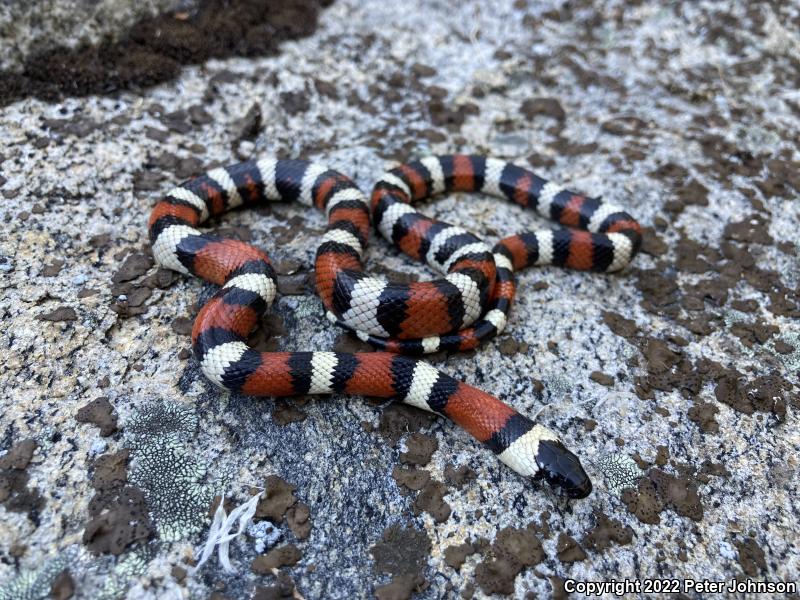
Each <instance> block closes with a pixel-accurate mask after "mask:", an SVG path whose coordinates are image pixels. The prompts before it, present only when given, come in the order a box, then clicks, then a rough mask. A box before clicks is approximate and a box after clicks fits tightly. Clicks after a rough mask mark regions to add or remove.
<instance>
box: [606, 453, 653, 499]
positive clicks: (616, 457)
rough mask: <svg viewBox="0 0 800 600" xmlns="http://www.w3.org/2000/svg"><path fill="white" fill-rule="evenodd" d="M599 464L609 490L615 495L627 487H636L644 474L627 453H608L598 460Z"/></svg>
mask: <svg viewBox="0 0 800 600" xmlns="http://www.w3.org/2000/svg"><path fill="white" fill-rule="evenodd" d="M597 466H598V468H599V470H600V471H601V472H602V473H603V479H604V480H605V482H606V486H607V487H608V491H609V492H611V493H612V494H615V495H616V494H620V493H621V492H622V490H624V489H625V488H634V487H636V482H637V481H638V480H639V479H641V478H642V477H643V476H644V471H642V470H641V469H640V468H639V465H637V464H636V462H635V461H634V460H633V459H632V458H631V457H630V456H628V455H627V454H622V453H613V454H607V455H605V456H604V457H603V458H601V459H600V460H598V461H597Z"/></svg>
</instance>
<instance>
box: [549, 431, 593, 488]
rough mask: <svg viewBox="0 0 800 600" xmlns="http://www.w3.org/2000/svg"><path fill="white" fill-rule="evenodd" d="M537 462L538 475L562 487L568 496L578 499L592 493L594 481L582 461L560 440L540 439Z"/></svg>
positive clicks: (553, 484) (555, 485) (551, 483)
mask: <svg viewBox="0 0 800 600" xmlns="http://www.w3.org/2000/svg"><path fill="white" fill-rule="evenodd" d="M536 463H537V464H538V465H539V473H537V477H543V478H544V479H545V480H546V481H547V483H549V484H550V485H552V486H554V487H560V488H561V489H562V490H563V491H564V493H565V494H566V495H567V496H568V497H570V498H572V499H576V500H577V499H579V498H586V496H588V495H589V494H591V493H592V481H591V480H590V479H589V476H588V475H587V474H586V471H584V470H583V467H582V466H581V461H580V460H578V457H577V456H575V455H574V454H573V453H572V452H570V451H569V450H567V449H566V448H565V447H564V444H562V443H561V442H559V441H558V440H539V448H538V451H537V453H536Z"/></svg>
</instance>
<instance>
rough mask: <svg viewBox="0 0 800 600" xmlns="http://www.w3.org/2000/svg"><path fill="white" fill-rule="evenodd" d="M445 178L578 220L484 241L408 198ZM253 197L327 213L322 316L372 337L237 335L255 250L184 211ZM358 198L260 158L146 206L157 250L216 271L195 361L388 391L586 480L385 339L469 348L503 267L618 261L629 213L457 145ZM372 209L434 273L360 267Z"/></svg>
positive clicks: (280, 388) (259, 265) (284, 387)
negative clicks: (351, 348) (418, 278)
mask: <svg viewBox="0 0 800 600" xmlns="http://www.w3.org/2000/svg"><path fill="white" fill-rule="evenodd" d="M450 190H461V191H482V192H486V193H489V194H492V195H499V196H503V197H508V198H510V199H512V200H514V201H516V202H518V203H520V204H523V205H525V206H530V207H533V208H536V209H537V211H538V212H540V213H542V214H545V215H546V216H548V217H551V218H554V219H555V220H557V221H559V222H561V223H563V224H567V225H571V226H574V227H578V228H582V229H583V231H580V230H567V229H564V230H560V231H555V232H527V233H524V234H519V235H516V236H511V237H509V238H506V239H504V240H502V241H501V242H500V243H498V244H497V245H496V246H495V247H494V248H489V247H488V246H486V245H485V244H484V243H483V242H481V240H479V239H478V238H477V237H475V236H473V235H472V234H470V233H468V232H466V231H465V230H463V229H461V228H458V227H454V226H451V225H448V224H446V223H442V222H439V221H435V220H432V219H428V218H427V217H424V216H423V215H421V214H419V213H417V212H416V211H415V210H414V209H413V208H412V207H411V206H410V202H411V201H412V200H419V199H422V198H425V197H427V196H429V195H433V194H436V193H442V192H446V191H450ZM265 201H299V202H301V203H303V204H306V205H314V206H316V207H317V208H319V209H320V210H322V211H323V212H324V213H325V214H327V216H328V225H327V228H326V231H325V234H324V235H323V237H322V240H321V243H320V245H319V247H318V249H317V253H316V262H315V270H316V282H317V292H318V294H319V296H320V298H321V299H322V302H323V304H324V306H325V309H326V312H327V315H328V318H329V319H331V320H332V321H335V322H337V323H339V324H341V325H343V326H344V327H347V328H348V329H351V330H353V331H355V332H357V334H358V335H359V337H361V338H362V339H364V340H366V341H368V342H370V343H371V344H373V345H375V346H378V347H379V348H382V349H384V350H387V351H382V352H368V353H355V354H350V353H339V352H258V351H256V350H253V349H251V348H249V347H248V345H247V337H248V335H249V334H250V333H251V332H252V331H253V329H254V328H255V327H256V326H257V324H258V322H259V319H260V318H261V316H262V315H263V314H264V313H265V312H266V311H267V310H268V309H269V307H270V305H271V303H272V301H273V300H274V297H275V292H276V276H275V271H274V269H273V267H272V265H271V264H270V260H269V257H268V256H267V254H265V253H264V252H263V251H261V250H259V249H258V248H256V247H254V246H252V245H250V244H247V243H245V242H241V241H237V240H232V239H225V238H221V237H218V236H215V235H213V234H210V233H203V232H201V231H199V230H198V229H196V227H197V226H198V225H200V224H201V223H203V222H204V221H205V220H206V219H208V218H209V217H210V216H212V215H214V216H215V215H220V214H222V213H224V212H226V211H227V210H230V209H233V208H237V207H239V206H247V205H252V204H256V203H260V202H265ZM371 204H372V205H371V206H370V202H368V201H367V198H366V197H365V196H364V194H363V193H362V192H361V191H360V190H359V189H358V187H357V186H356V185H355V183H353V182H352V181H351V180H350V179H349V178H348V177H346V176H345V175H343V174H341V173H338V172H336V171H334V170H331V169H327V168H326V167H323V166H320V165H317V164H315V163H311V162H307V161H301V160H278V159H272V158H266V159H262V160H259V161H247V162H242V163H237V164H235V165H231V166H228V167H224V168H217V169H214V170H211V171H209V172H208V173H206V174H204V175H201V176H199V177H196V178H194V179H191V180H189V181H187V182H185V183H183V184H181V185H179V186H178V187H176V188H174V189H173V190H172V191H170V192H169V193H168V194H167V195H166V196H165V197H163V198H162V199H161V200H160V201H159V202H158V203H157V204H156V206H155V207H154V209H153V211H152V213H151V215H150V221H149V233H150V240H151V244H152V249H153V254H154V256H155V258H156V261H157V262H158V263H159V264H160V265H162V266H164V267H167V268H170V269H173V270H176V271H179V272H181V273H184V274H190V275H195V276H197V277H200V278H201V279H204V280H206V281H209V282H211V283H215V284H217V285H220V286H221V288H220V289H219V290H218V291H217V292H216V293H215V294H214V296H213V297H212V298H211V299H210V300H209V301H208V302H207V303H206V304H205V305H204V306H203V308H202V309H201V310H200V313H199V314H198V316H197V319H196V320H195V323H194V327H193V331H192V341H193V349H194V354H195V356H196V358H197V360H198V361H199V363H200V365H201V368H202V370H203V373H204V374H205V375H206V376H207V377H208V378H209V379H210V380H211V381H212V382H214V383H215V384H216V385H218V386H220V387H222V388H223V389H226V390H230V391H234V392H240V393H243V394H247V395H252V396H291V395H305V394H332V393H342V394H346V395H366V396H374V397H382V398H395V399H397V400H400V401H402V402H404V403H406V404H409V405H412V406H415V407H417V408H421V409H423V410H428V411H432V412H435V413H438V414H441V415H444V416H446V417H448V418H450V419H451V420H452V421H454V422H455V423H456V424H458V425H459V426H460V427H462V428H463V429H465V430H466V431H467V432H469V433H470V434H471V435H472V436H474V437H475V438H476V439H477V440H479V441H481V442H483V443H484V444H486V445H487V446H488V447H489V448H490V449H491V450H492V451H493V452H495V453H496V454H497V455H498V457H499V459H500V460H501V461H502V462H504V463H505V464H507V465H508V466H510V467H511V468H512V469H514V470H515V471H516V472H518V473H519V474H521V475H523V476H526V477H532V478H535V479H539V478H544V479H546V480H547V481H548V482H549V483H550V484H552V485H554V486H557V487H561V488H562V489H563V490H564V492H565V493H566V494H567V495H568V496H569V497H571V498H583V497H585V496H587V495H588V494H589V493H590V492H591V489H592V486H591V481H590V480H589V477H588V476H587V475H586V473H585V471H584V470H583V468H582V466H581V464H580V461H579V460H578V458H577V457H576V456H575V455H574V454H573V453H572V452H570V451H569V450H568V449H567V448H566V447H565V446H564V445H563V444H562V443H561V441H560V440H559V438H558V436H557V435H556V434H555V433H554V432H552V431H550V430H548V429H547V428H545V427H543V426H541V425H538V424H535V423H533V421H531V420H530V419H528V418H527V417H525V416H523V415H521V414H519V413H518V412H517V411H516V410H514V409H513V408H511V407H510V406H508V405H507V404H505V403H504V402H502V401H501V400H499V399H497V398H495V397H494V396H492V395H490V394H487V393H486V392H483V391H481V390H479V389H477V388H474V387H472V386H470V385H467V384H465V383H463V382H460V381H458V380H456V379H454V378H452V377H450V376H449V375H447V374H445V373H443V372H441V371H439V370H437V369H435V368H434V367H432V366H430V365H429V364H427V363H425V362H423V361H418V360H414V359H411V358H408V357H406V356H401V355H399V354H398V352H402V353H408V354H422V353H428V352H433V351H436V350H464V349H469V348H474V347H475V346H477V345H478V344H479V343H480V342H481V341H482V340H484V339H487V338H488V337H491V336H492V335H495V334H496V333H498V332H499V331H501V330H502V329H503V327H504V326H505V323H506V320H507V314H508V310H509V308H510V305H511V301H512V299H513V296H514V281H513V270H514V269H516V268H522V267H524V266H527V265H530V264H549V263H553V264H560V265H565V266H568V267H572V268H578V269H593V270H597V271H611V270H616V269H619V268H621V267H623V266H624V265H625V264H627V262H628V261H629V260H630V259H631V257H632V256H633V255H634V254H635V252H636V250H637V249H638V246H639V243H640V237H639V232H640V229H639V225H638V223H636V221H635V220H633V219H632V218H631V217H630V216H629V215H627V213H625V212H624V211H622V210H620V209H618V208H616V207H613V206H611V205H608V204H605V203H602V202H601V201H599V200H594V199H590V198H586V197H583V196H580V195H578V194H573V193H572V192H567V191H565V190H562V189H561V188H559V187H558V186H554V184H551V183H548V182H546V181H544V180H542V179H540V178H538V177H536V176H535V175H533V174H532V173H530V172H528V171H526V170H524V169H521V168H520V167H516V166H514V165H511V164H509V163H505V162H502V161H496V160H493V159H486V158H483V157H475V156H465V155H456V156H442V157H431V158H428V159H424V160H422V161H419V162H415V163H408V164H406V165H403V166H401V167H398V168H397V169H394V170H392V171H389V172H388V173H386V174H384V175H383V176H382V178H381V179H380V181H379V182H378V184H377V185H376V187H375V190H374V192H373V195H372V203H371ZM372 215H374V221H375V223H376V225H377V226H378V229H379V230H380V231H381V233H382V234H383V235H384V236H385V237H387V238H388V239H391V240H393V241H395V242H396V243H397V244H398V246H399V247H400V248H401V249H402V250H403V251H404V252H406V253H407V254H409V255H410V256H413V257H416V258H420V259H425V260H427V262H428V263H429V264H431V265H432V266H433V267H434V268H436V269H438V270H440V271H442V272H443V273H444V277H443V278H442V279H439V280H436V281H431V282H416V283H411V284H396V283H387V282H386V281H384V280H382V279H378V278H375V277H372V276H369V275H367V274H366V273H365V271H364V265H363V261H362V257H363V254H364V250H365V248H366V244H367V240H368V238H369V232H370V224H371V221H372V218H371V217H372Z"/></svg>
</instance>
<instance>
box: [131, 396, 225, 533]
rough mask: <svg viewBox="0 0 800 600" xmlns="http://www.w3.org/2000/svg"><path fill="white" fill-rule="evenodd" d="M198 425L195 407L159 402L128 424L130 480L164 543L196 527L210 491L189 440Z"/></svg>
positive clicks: (203, 516)
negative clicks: (130, 455) (140, 491)
mask: <svg viewBox="0 0 800 600" xmlns="http://www.w3.org/2000/svg"><path fill="white" fill-rule="evenodd" d="M196 429H197V416H196V414H195V412H194V411H193V410H191V409H190V408H188V407H185V406H182V405H180V404H177V403H169V402H159V401H156V402H153V403H150V404H145V405H144V406H142V407H140V408H139V409H138V411H137V412H136V413H135V415H134V416H133V417H132V419H131V422H130V424H129V425H128V426H127V427H126V441H127V443H128V445H129V446H130V447H131V450H132V457H133V460H132V461H131V464H130V468H129V474H128V478H129V480H130V481H131V483H133V484H134V485H136V486H138V487H140V488H141V489H142V490H143V491H144V494H145V498H146V499H147V505H148V507H149V509H150V512H151V515H152V517H153V521H154V522H155V525H156V530H157V531H158V537H159V539H160V540H161V541H163V542H174V541H178V540H182V539H185V538H187V537H189V536H191V535H192V534H194V533H197V532H198V531H200V529H201V528H202V527H203V524H204V523H205V519H206V513H207V511H208V506H209V504H210V503H211V499H212V498H213V495H214V489H213V487H212V486H211V485H209V484H208V483H207V482H206V477H207V475H208V471H207V467H206V464H205V462H204V461H203V460H202V459H200V458H199V452H198V449H197V448H195V447H194V446H193V444H192V436H193V435H194V433H195V431H196Z"/></svg>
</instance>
